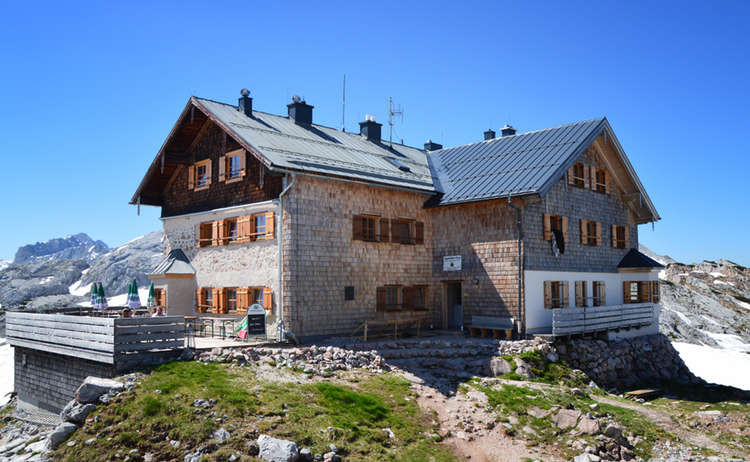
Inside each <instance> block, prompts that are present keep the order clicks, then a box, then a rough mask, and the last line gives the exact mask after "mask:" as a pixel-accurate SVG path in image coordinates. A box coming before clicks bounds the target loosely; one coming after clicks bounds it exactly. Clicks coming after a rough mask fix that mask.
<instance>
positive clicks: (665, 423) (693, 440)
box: [591, 395, 746, 457]
mask: <svg viewBox="0 0 750 462" xmlns="http://www.w3.org/2000/svg"><path fill="white" fill-rule="evenodd" d="M591 398H592V399H594V400H596V401H599V402H600V403H606V404H611V405H613V406H619V407H622V408H625V409H630V410H632V411H636V412H639V413H641V414H643V415H644V416H646V417H648V419H649V420H650V421H651V422H653V423H655V424H656V425H658V426H660V427H661V428H663V429H664V430H666V431H668V432H669V433H672V434H673V435H675V436H677V437H678V438H680V439H681V440H683V441H686V442H688V443H690V444H693V445H695V446H698V447H702V448H706V449H711V450H714V451H716V452H718V453H719V454H733V455H735V456H737V457H746V455H743V454H739V453H737V452H736V451H734V450H732V449H730V448H727V447H726V446H723V445H722V444H719V443H717V442H716V441H714V440H712V439H711V438H709V437H708V436H706V435H705V434H703V433H695V432H691V431H689V430H687V429H685V428H684V427H682V426H681V425H680V424H678V423H675V421H674V420H672V416H671V415H670V414H669V413H667V412H664V411H660V410H658V409H652V408H649V407H647V406H642V405H640V404H637V403H623V402H621V401H617V400H614V399H611V398H607V397H606V396H597V395H591Z"/></svg>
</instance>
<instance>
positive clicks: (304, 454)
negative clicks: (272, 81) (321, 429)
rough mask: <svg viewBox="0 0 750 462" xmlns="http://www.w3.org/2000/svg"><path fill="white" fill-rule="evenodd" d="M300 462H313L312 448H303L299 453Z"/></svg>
mask: <svg viewBox="0 0 750 462" xmlns="http://www.w3.org/2000/svg"><path fill="white" fill-rule="evenodd" d="M299 460H300V461H302V462H312V460H313V455H312V450H311V449H310V448H302V450H301V451H300V452H299Z"/></svg>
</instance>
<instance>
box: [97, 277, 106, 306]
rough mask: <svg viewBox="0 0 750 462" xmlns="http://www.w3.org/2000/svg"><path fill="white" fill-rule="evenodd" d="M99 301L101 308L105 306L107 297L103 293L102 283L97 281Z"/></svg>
mask: <svg viewBox="0 0 750 462" xmlns="http://www.w3.org/2000/svg"><path fill="white" fill-rule="evenodd" d="M99 303H100V305H101V308H102V309H104V308H107V297H106V296H105V295H104V284H102V283H101V282H100V283H99Z"/></svg>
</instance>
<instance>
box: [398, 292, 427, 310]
mask: <svg viewBox="0 0 750 462" xmlns="http://www.w3.org/2000/svg"><path fill="white" fill-rule="evenodd" d="M426 291H427V286H414V287H404V290H403V309H404V310H411V311H421V310H425V309H426V308H425V296H426Z"/></svg>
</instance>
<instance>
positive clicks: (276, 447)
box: [258, 435, 299, 462]
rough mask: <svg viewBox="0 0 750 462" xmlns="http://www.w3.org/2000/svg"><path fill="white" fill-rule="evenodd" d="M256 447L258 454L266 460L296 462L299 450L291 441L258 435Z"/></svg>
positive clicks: (268, 461) (270, 461)
mask: <svg viewBox="0 0 750 462" xmlns="http://www.w3.org/2000/svg"><path fill="white" fill-rule="evenodd" d="M258 449H259V452H258V456H259V457H260V458H261V459H263V460H265V461H266V462H297V460H298V459H299V450H298V449H297V444H296V443H294V442H293V441H287V440H280V439H277V438H273V437H271V436H268V435H260V436H259V437H258Z"/></svg>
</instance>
